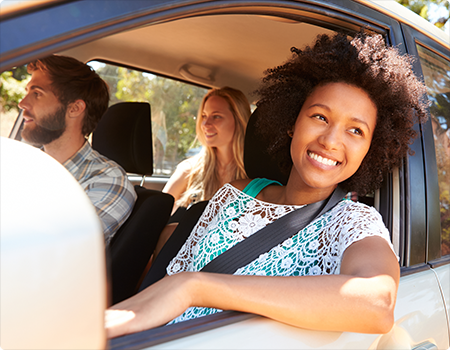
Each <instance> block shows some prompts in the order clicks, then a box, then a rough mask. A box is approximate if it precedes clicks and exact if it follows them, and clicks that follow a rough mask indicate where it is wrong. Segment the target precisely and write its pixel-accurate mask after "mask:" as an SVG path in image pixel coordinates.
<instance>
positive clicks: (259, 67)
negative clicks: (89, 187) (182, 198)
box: [0, 0, 450, 349]
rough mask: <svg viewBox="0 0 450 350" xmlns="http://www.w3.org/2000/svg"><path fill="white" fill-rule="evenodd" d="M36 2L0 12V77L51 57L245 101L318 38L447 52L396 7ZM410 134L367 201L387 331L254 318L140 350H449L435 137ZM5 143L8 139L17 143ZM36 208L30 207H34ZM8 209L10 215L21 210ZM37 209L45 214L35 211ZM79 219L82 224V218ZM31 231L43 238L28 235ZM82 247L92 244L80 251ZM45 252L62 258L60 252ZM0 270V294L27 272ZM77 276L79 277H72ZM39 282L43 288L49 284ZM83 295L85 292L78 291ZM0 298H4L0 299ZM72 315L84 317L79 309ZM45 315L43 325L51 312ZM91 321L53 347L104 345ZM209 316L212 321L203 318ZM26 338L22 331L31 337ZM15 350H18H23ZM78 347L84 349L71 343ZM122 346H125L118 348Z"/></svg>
mask: <svg viewBox="0 0 450 350" xmlns="http://www.w3.org/2000/svg"><path fill="white" fill-rule="evenodd" d="M42 3H43V4H41V5H40V6H37V7H27V6H28V5H24V6H25V7H22V8H20V10H17V11H16V12H15V10H10V11H8V12H7V13H6V14H5V13H4V12H2V11H0V68H1V69H2V70H3V69H7V68H11V67H13V66H16V65H20V64H23V63H27V62H28V61H30V60H32V59H35V58H39V57H42V56H45V55H47V54H50V53H59V54H66V55H70V56H72V57H75V58H78V59H80V60H82V61H84V62H87V61H89V60H92V59H101V60H104V61H111V62H115V63H117V64H119V65H123V66H130V67H134V68H136V69H141V70H143V71H148V72H154V73H158V74H161V75H163V76H167V77H172V78H174V79H179V80H183V81H187V82H190V83H193V84H198V85H202V86H205V87H218V86H223V85H231V86H233V87H236V88H239V89H242V90H243V91H244V92H245V93H246V94H247V96H249V97H252V95H251V92H252V91H253V90H254V88H256V87H257V84H258V83H259V79H260V77H261V76H262V73H263V70H264V69H266V68H269V67H271V66H274V65H277V64H280V63H282V62H283V61H284V60H285V59H286V58H288V57H289V49H290V47H291V46H298V47H302V46H303V45H304V44H305V43H309V42H310V41H311V40H312V38H313V37H314V36H315V35H316V34H318V33H319V32H320V33H325V32H331V31H333V30H336V29H340V30H344V31H346V32H348V33H354V32H357V31H359V30H360V28H361V27H365V28H366V29H367V30H371V31H374V32H377V33H381V34H382V35H384V36H385V37H386V38H387V40H388V42H389V43H390V44H391V45H395V46H397V47H398V48H399V50H400V51H401V52H402V53H406V52H408V53H412V54H416V53H417V52H416V51H414V50H415V49H414V45H415V44H416V42H420V43H424V44H426V45H427V47H430V48H432V49H433V50H434V51H435V52H440V54H441V55H446V52H447V56H448V50H449V49H450V44H449V42H450V39H449V38H448V35H446V34H445V33H441V32H440V31H439V30H438V29H436V28H434V27H432V26H431V24H429V23H428V22H426V21H425V20H424V19H422V18H420V17H419V16H416V15H413V14H411V13H410V11H408V10H406V9H405V8H403V7H402V6H401V5H399V4H397V3H395V2H390V1H377V0H375V1H372V0H370V1H369V0H357V1H352V0H330V1H320V0H305V1H269V0H266V1H256V0H253V1H252V0H247V1H225V0H222V1H203V0H195V1H194V0H186V1H175V0H169V1H164V0H155V1H144V0H141V1H137V0H135V1H105V0H96V1H49V2H47V1H43V2H42ZM30 6H31V4H30ZM284 33H288V34H289V35H285V34H284ZM183 35H185V37H183ZM212 38H216V40H212ZM236 38H238V39H239V40H236ZM186 67H187V68H186ZM189 67H197V68H199V70H198V71H202V69H203V71H204V72H206V73H205V74H204V75H203V76H202V74H200V75H198V74H192V71H189V69H190V68H189ZM414 69H415V71H416V73H417V74H418V75H420V74H421V70H420V62H417V61H416V63H415V66H414ZM253 98H254V97H253ZM19 124H20V120H19V121H18V125H19ZM16 129H18V128H16ZM417 131H418V132H419V133H420V135H421V137H420V138H419V139H417V140H416V141H415V143H414V145H413V149H414V150H415V155H414V156H410V157H408V158H407V159H406V160H405V166H404V167H401V168H400V169H396V170H395V171H394V172H393V174H392V176H390V177H389V178H388V179H386V181H385V185H384V186H383V188H382V189H381V190H380V191H379V192H378V193H377V194H376V195H375V198H376V203H377V204H376V207H377V209H379V210H380V212H381V213H382V215H383V219H384V221H385V223H386V225H387V226H388V228H389V229H390V230H391V234H392V235H393V237H392V238H393V241H394V244H395V248H396V252H397V254H398V255H399V256H400V258H401V260H400V265H401V266H402V277H401V280H400V287H399V291H398V298H397V305H396V309H395V326H394V328H393V330H392V331H391V332H390V333H388V334H386V335H368V334H356V333H346V332H319V331H311V330H304V329H298V328H295V327H292V326H289V325H285V324H282V323H279V322H276V321H273V320H269V319H266V318H263V317H260V316H253V315H252V316H250V317H249V318H246V319H245V320H241V321H239V322H235V323H232V324H228V325H226V326H222V327H218V328H214V329H211V327H202V326H200V327H197V328H195V327H194V326H193V324H194V323H195V322H194V323H193V322H191V321H188V322H185V324H184V325H183V326H182V327H184V328H185V329H188V330H189V329H190V328H191V327H192V328H195V330H192V331H191V330H189V334H190V335H189V336H181V337H180V338H179V339H176V340H170V341H169V340H168V339H174V337H173V336H170V337H167V338H164V337H163V336H162V337H161V339H160V341H159V344H155V345H154V346H152V347H150V348H161V349H163V348H167V349H171V348H173V349H178V348H187V349H188V348H192V349H194V348H195V349H200V348H205V349H206V348H208V349H209V348H222V349H228V348H250V349H252V348H253V349H265V348H267V349H268V348H271V349H272V348H286V349H289V348H292V349H294V348H303V349H331V348H348V349H361V348H368V349H393V348H407V349H410V348H414V347H417V346H419V345H420V344H422V343H423V342H425V341H428V342H429V344H431V345H433V344H435V345H436V347H437V348H439V349H441V348H442V349H447V348H448V347H449V337H450V335H449V323H448V314H449V313H450V311H449V309H448V308H449V304H450V300H449V298H450V283H449V281H450V260H449V259H447V260H445V257H442V258H444V260H445V261H444V260H442V259H441V256H440V253H439V251H438V249H437V248H439V246H438V245H439V244H438V243H439V238H440V232H439V227H437V226H438V225H436V224H435V221H433V220H435V218H436V216H437V215H438V214H437V213H436V208H439V204H438V203H437V201H438V197H439V194H438V191H437V190H436V183H435V182H436V181H435V169H434V168H433V167H435V164H436V162H435V161H434V162H433V157H434V150H433V147H432V138H433V135H432V132H431V127H430V125H426V126H425V128H423V129H420V128H417ZM12 136H13V137H14V136H15V134H14V135H12ZM2 152H3V149H2ZM41 153H42V152H41ZM18 159H21V157H18ZM24 161H25V160H22V162H24ZM19 163H20V162H19ZM2 164H3V155H2ZM4 169H5V168H4V167H3V166H2V186H3V183H4V181H3V180H4V174H6V173H8V172H9V171H11V170H10V169H8V172H5V170H4ZM30 172H31V171H29V170H28V171H27V172H25V173H23V172H19V173H20V174H22V175H23V174H26V173H30ZM11 176H12V175H11ZM17 179H18V182H17V183H19V184H22V183H23V181H25V180H24V179H23V178H22V177H17ZM133 179H134V178H133ZM166 179H167V178H163V177H151V178H149V179H148V180H147V181H148V182H147V183H146V187H152V186H153V188H158V189H161V188H162V186H163V185H164V183H165V181H166ZM133 181H137V182H140V179H137V178H136V179H134V180H133ZM15 183H16V182H15ZM17 186H18V187H19V185H17ZM35 186H36V185H35ZM28 193H29V194H28V195H23V197H22V198H27V199H28V200H30V202H31V201H32V200H33V199H36V198H35V197H33V196H32V195H31V193H32V191H29V192H28ZM4 198H5V200H7V201H8V203H9V201H10V199H6V198H7V197H4V194H3V191H2V201H3V200H4ZM8 198H10V197H8ZM36 200H37V201H39V198H37V199H36ZM55 201H56V200H55ZM16 206H17V207H18V206H20V203H19V204H17V205H16ZM2 207H3V205H2ZM43 208H45V206H44V205H43ZM2 210H3V208H2ZM73 212H77V211H73ZM18 213H19V214H18ZM21 213H22V211H17V213H15V214H14V215H17V216H16V217H15V220H16V221H21V219H22V216H21ZM79 215H83V214H82V213H81V211H80V212H79ZM86 215H87V216H86V219H84V218H83V219H81V218H80V219H79V220H78V221H80V222H82V221H84V220H87V221H86V222H89V220H90V219H89V215H91V214H86ZM49 220H50V221H51V220H52V219H51V218H50V219H49ZM2 225H3V220H2ZM18 227H19V226H18ZM32 231H33V229H27V230H25V232H27V233H28V234H30V233H31V232H32ZM38 234H42V233H36V235H38ZM94 236H95V235H94ZM93 240H94V241H95V240H97V241H95V242H96V243H95V244H94V246H95V247H97V248H93V249H94V250H95V249H97V251H96V252H93V253H92V254H93V255H94V256H98V244H99V243H98V237H97V238H93ZM54 244H55V245H57V244H58V240H55V242H54ZM86 244H89V245H90V243H86ZM5 247H6V248H7V249H11V252H12V253H13V255H10V253H9V252H8V253H5V254H3V250H2V259H3V258H4V257H5V258H6V257H7V258H8V259H12V256H16V255H17V257H21V256H27V255H29V257H34V258H33V259H34V265H35V268H36V269H38V270H39V271H36V270H31V272H33V274H32V276H30V278H34V279H36V278H37V277H40V276H42V277H45V276H46V275H49V276H50V277H51V276H52V275H51V274H52V273H53V272H51V271H52V270H51V266H50V267H49V266H48V265H49V260H48V258H49V257H51V254H50V253H45V252H48V250H45V249H44V248H43V250H42V251H43V252H44V253H43V254H38V252H37V250H36V251H34V252H32V253H33V254H32V253H29V254H27V252H28V251H29V250H26V249H25V245H24V246H23V247H20V243H17V245H16V246H15V247H14V249H13V248H9V246H5ZM75 247H76V245H74V246H73V248H74V250H76V249H75ZM436 247H437V248H436ZM6 248H5V249H6ZM19 248H23V249H19ZM2 249H3V226H2ZM55 249H57V250H60V251H64V252H68V253H70V249H68V248H67V246H65V248H61V247H59V248H55ZM22 250H23V252H22ZM39 251H40V250H39ZM80 251H83V252H84V254H88V253H87V252H86V251H85V249H81V248H80ZM68 253H67V254H68ZM38 255H39V256H38ZM88 255H89V254H88ZM40 259H42V262H41V261H40ZM431 259H437V260H436V261H438V263H437V265H436V266H434V265H433V264H431V265H432V266H433V268H435V269H434V270H433V269H431V268H430V266H429V265H428V262H429V260H431ZM440 259H441V260H440ZM11 261H12V260H11ZM2 262H3V260H2ZM30 264H33V263H30ZM44 264H46V265H45V266H44ZM79 264H80V265H79V266H78V267H79V268H80V270H79V271H78V270H77V268H78V267H77V266H73V264H72V265H71V266H70V268H73V269H74V270H77V271H78V272H74V274H75V273H76V274H77V277H76V278H77V280H78V281H79V282H78V283H79V286H78V287H77V288H79V287H81V289H83V288H84V289H86V290H88V291H89V293H92V297H93V298H97V299H96V300H97V301H96V302H95V303H96V304H95V305H97V306H98V305H99V304H101V303H104V304H103V305H102V308H104V307H105V303H106V302H105V301H104V300H105V298H106V287H105V286H106V282H105V279H106V276H105V274H104V273H103V274H102V275H101V276H100V277H99V278H98V279H95V282H92V281H93V277H92V276H91V277H89V278H90V279H85V278H88V276H87V275H86V276H84V275H83V274H82V273H81V272H80V271H83V269H85V268H86V266H85V264H86V261H85V262H83V263H79ZM90 264H91V266H95V268H93V271H91V272H92V273H99V272H98V271H103V270H102V269H104V260H102V261H101V262H99V261H94V262H92V263H90ZM3 265H4V264H3V263H2V286H3V284H4V283H3V278H9V279H11V280H14V274H12V273H16V271H19V272H17V273H19V274H20V275H22V274H23V275H24V276H25V274H26V273H29V272H30V271H27V269H26V268H25V267H23V268H22V267H21V268H20V269H18V270H15V269H7V270H3ZM50 265H51V264H50ZM5 266H6V265H5ZM8 266H11V264H8ZM68 268H69V267H68ZM67 271H68V270H67ZM103 272H104V271H103ZM79 274H81V275H83V276H78V275H79ZM57 276H59V277H60V278H61V283H62V281H64V276H62V275H57ZM47 277H48V276H47ZM26 282H27V281H26V280H24V281H20V283H22V284H17V286H20V287H17V288H18V290H22V289H25V287H26V285H27V283H26ZM11 283H12V282H11ZM14 283H15V282H14ZM48 283H49V285H52V282H51V281H48ZM10 285H12V284H10ZM86 286H89V287H87V288H86ZM2 288H3V287H2ZM40 288H43V289H41V292H42V293H43V294H46V293H45V287H44V281H42V286H41V287H40ZM14 290H15V289H13V288H9V289H8V290H7V293H8V294H5V295H7V296H8V298H13V297H19V294H17V295H16V296H14V295H13V294H14V293H13V292H14ZM79 293H81V292H80V291H79V290H78V289H71V290H70V291H69V293H68V296H69V298H72V299H71V300H75V299H76V298H77V297H78V296H79ZM2 294H3V289H2ZM48 294H49V296H51V295H53V294H51V293H48ZM100 294H101V295H100ZM89 295H90V294H89ZM102 298H103V299H102ZM50 299H51V298H50ZM50 299H48V300H47V299H46V300H47V301H46V302H47V303H48V305H50V304H51V301H52V300H50ZM2 300H5V299H3V296H2ZM11 300H12V299H11ZM102 300H103V301H102ZM54 301H55V305H50V306H49V310H50V309H51V308H52V307H53V306H54V307H55V308H56V309H57V310H58V309H59V311H61V310H62V311H67V310H66V309H64V308H63V307H61V306H58V305H60V304H56V301H57V298H56V297H55V300H54ZM77 302H78V300H77ZM16 304H17V303H13V304H10V305H16ZM69 304H70V309H73V308H77V307H78V306H77V305H79V304H77V303H76V302H72V301H71V302H69ZM69 304H68V305H69ZM97 306H96V307H97ZM93 309H95V307H94V308H93ZM12 310H13V309H12V308H11V307H10V308H9V309H5V311H4V310H3V307H2V319H3V315H4V313H7V312H8V313H10V314H11V313H12V312H13V311H12ZM31 310H32V308H30V309H28V310H27V309H22V308H21V309H20V312H21V313H20V315H21V317H22V319H26V318H27V313H29V314H33V315H35V314H36V315H38V314H39V312H38V311H36V310H34V311H31ZM79 310H80V311H81V310H83V309H82V308H81V306H80V309H79ZM52 312H53V311H52ZM48 314H49V316H50V315H51V312H48ZM100 314H101V313H97V314H96V315H94V316H93V318H92V319H89V322H90V321H93V322H94V323H95V326H92V327H90V329H89V330H82V329H83V328H82V327H84V326H86V325H88V324H90V323H89V322H85V323H86V324H85V325H74V327H75V328H76V327H81V328H79V329H80V330H79V331H78V330H74V329H75V328H72V333H70V330H67V327H65V324H64V323H62V322H61V324H60V325H58V326H60V327H61V331H59V328H55V329H58V331H57V332H58V337H55V339H60V338H61V339H63V338H64V339H66V340H67V343H70V344H71V345H74V344H81V343H76V341H86V342H88V341H90V340H89V339H91V336H92V337H94V338H95V339H96V340H95V344H94V343H92V344H94V345H92V348H102V347H104V346H105V339H104V337H105V335H104V331H103V329H100V330H99V326H98V320H99V319H101V315H100ZM8 317H10V316H8ZM61 319H64V317H61ZM213 319H214V317H212V318H209V319H208V320H213ZM77 320H78V321H79V320H80V319H79V318H74V319H73V322H74V323H76V322H77ZM49 322H50V321H49ZM7 326H8V327H10V328H4V327H6V326H5V325H4V322H2V333H3V329H7V332H14V333H10V334H13V335H14V337H19V335H18V332H19V333H20V332H21V333H23V332H24V331H25V332H26V330H24V328H17V327H16V328H14V329H13V327H12V326H10V325H9V324H8V325H7ZM175 326H177V325H174V326H169V327H167V328H166V331H167V330H168V332H169V333H170V330H171V329H178V328H177V327H175ZM27 327H28V325H27ZM100 328H101V327H100ZM17 329H18V330H19V331H17ZM26 329H28V328H26ZM37 330H39V331H42V334H43V335H42V337H43V338H45V334H48V333H45V331H46V330H45V327H40V328H36V330H34V331H37ZM34 331H31V330H30V332H34ZM158 331H159V330H155V332H153V333H151V334H152V335H154V334H158ZM53 332H55V331H54V330H53ZM67 332H69V333H70V334H67ZM92 333H95V334H96V335H95V336H94V335H93V334H92ZM194 333H196V334H194ZM3 334H4V333H3ZM33 334H34V333H33ZM149 334H150V333H149ZM144 337H145V336H144ZM47 338H48V337H47ZM55 339H54V340H55ZM47 340H48V339H47ZM144 343H145V342H144ZM144 343H142V344H144ZM43 344H44V343H43ZM45 344H46V345H45V346H44V345H43V346H42V347H43V348H51V347H52V346H54V347H58V346H59V347H64V346H62V345H61V344H62V343H61V342H59V340H58V342H56V343H55V344H56V345H54V344H52V345H49V344H50V343H45ZM86 344H87V343H86ZM2 345H3V344H2ZM25 345H28V343H27V344H25ZM25 345H23V346H22V347H27V346H25ZM111 346H112V348H113V349H115V348H116V346H115V345H114V344H112V345H111ZM5 347H6V346H5ZM79 347H82V346H81V345H79ZM133 347H134V348H143V347H144V346H141V345H139V344H133ZM117 348H118V347H117ZM123 348H128V347H127V346H126V345H125V346H124V347H123Z"/></svg>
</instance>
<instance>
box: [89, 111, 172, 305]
mask: <svg viewBox="0 0 450 350" xmlns="http://www.w3.org/2000/svg"><path fill="white" fill-rule="evenodd" d="M150 115H151V112H150V105H149V104H148V103H144V102H120V103H117V104H115V105H113V106H111V107H109V108H108V110H107V111H106V113H105V114H104V115H103V117H102V119H101V120H100V122H99V124H98V126H97V128H96V130H95V131H94V133H93V137H92V147H93V148H94V149H95V150H97V151H98V152H100V153H101V154H103V155H105V156H106V157H108V158H110V159H112V160H114V161H115V162H116V163H118V164H119V165H120V166H122V168H124V169H125V171H126V172H127V173H134V174H139V175H142V182H141V185H136V186H135V187H134V188H135V190H136V194H137V196H138V197H137V201H136V203H135V205H134V208H133V211H132V212H131V215H130V217H129V218H128V219H127V221H125V223H124V224H123V225H122V226H121V227H120V228H119V230H118V231H117V232H116V234H115V235H114V237H113V238H112V240H111V242H110V245H109V247H108V248H107V249H108V251H107V253H108V255H109V260H110V261H109V274H110V277H111V282H112V304H116V303H118V302H120V301H122V300H124V299H126V298H129V297H130V296H132V295H134V294H135V293H136V291H137V285H138V282H139V280H140V278H141V275H142V273H143V272H144V270H145V267H146V266H147V263H148V261H149V259H150V256H151V255H152V253H153V251H154V250H155V247H156V243H157V241H158V238H159V235H160V233H161V231H162V230H163V228H164V227H165V226H166V224H167V222H168V220H169V218H170V214H171V211H172V207H173V203H174V199H173V197H172V196H171V195H169V194H166V193H162V192H160V191H154V190H149V189H146V188H144V187H142V185H143V183H144V181H145V176H147V175H152V174H153V147H152V130H151V117H150Z"/></svg>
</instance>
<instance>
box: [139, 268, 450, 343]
mask: <svg viewBox="0 0 450 350" xmlns="http://www.w3.org/2000/svg"><path fill="white" fill-rule="evenodd" d="M438 273H439V274H440V275H442V278H447V281H448V278H449V273H450V272H449V269H448V268H447V270H446V269H439V272H438ZM425 341H428V342H429V343H430V344H431V345H433V344H434V345H436V346H437V348H438V349H447V348H448V346H449V338H448V328H447V320H446V312H445V309H444V305H443V302H442V297H441V292H440V289H439V285H438V283H437V280H436V275H435V274H434V272H433V271H431V270H430V269H427V270H425V271H421V272H417V273H415V274H411V275H408V276H403V277H402V278H401V280H400V287H399V291H398V296H397V305H396V308H395V324H394V327H393V328H392V330H391V331H390V332H389V333H387V334H384V335H377V334H360V333H349V332H320V331H311V330H305V329H300V328H296V327H293V326H288V325H285V324H282V323H280V322H276V321H273V320H270V319H267V318H264V317H259V316H257V317H254V318H251V319H248V320H245V321H242V322H237V323H234V324H231V325H228V326H224V327H220V328H216V329H212V330H209V331H206V332H201V333H197V334H195V335H192V336H188V337H184V338H180V339H178V340H174V341H171V342H167V343H163V344H159V345H156V346H154V347H150V348H148V349H232V348H239V349H244V348H245V349H277V348H278V349H413V348H415V347H417V346H418V345H419V344H421V343H423V342H425Z"/></svg>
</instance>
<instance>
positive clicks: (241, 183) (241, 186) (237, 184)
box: [230, 179, 252, 191]
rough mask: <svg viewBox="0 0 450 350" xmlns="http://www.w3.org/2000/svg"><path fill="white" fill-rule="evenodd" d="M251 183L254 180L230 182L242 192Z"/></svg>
mask: <svg viewBox="0 0 450 350" xmlns="http://www.w3.org/2000/svg"><path fill="white" fill-rule="evenodd" d="M251 181H252V179H240V180H234V181H231V182H230V185H231V186H233V187H235V188H237V189H238V190H239V191H242V190H243V189H244V188H245V187H246V186H247V185H248V184H249V183H250V182H251Z"/></svg>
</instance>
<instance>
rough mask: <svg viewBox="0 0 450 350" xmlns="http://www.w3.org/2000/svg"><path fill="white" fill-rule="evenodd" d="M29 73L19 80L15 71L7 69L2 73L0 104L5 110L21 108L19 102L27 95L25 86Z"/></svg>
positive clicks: (0, 79) (0, 78)
mask: <svg viewBox="0 0 450 350" xmlns="http://www.w3.org/2000/svg"><path fill="white" fill-rule="evenodd" d="M28 81H29V75H27V76H24V77H23V78H22V79H20V80H17V79H16V78H15V77H14V72H13V71H6V72H3V73H1V75H0V104H1V106H2V110H3V111H10V110H12V109H16V110H17V111H18V110H19V107H18V104H19V102H20V101H21V100H22V98H23V97H24V96H25V87H26V86H27V83H28Z"/></svg>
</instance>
